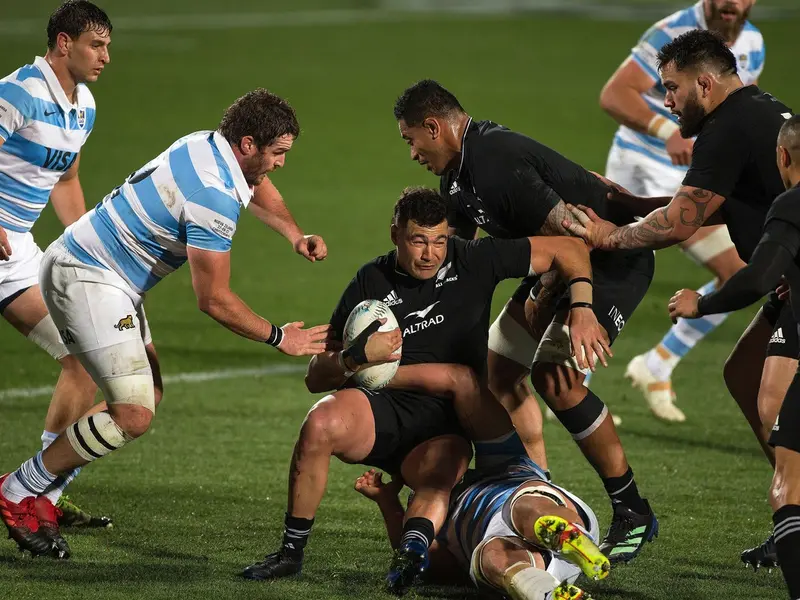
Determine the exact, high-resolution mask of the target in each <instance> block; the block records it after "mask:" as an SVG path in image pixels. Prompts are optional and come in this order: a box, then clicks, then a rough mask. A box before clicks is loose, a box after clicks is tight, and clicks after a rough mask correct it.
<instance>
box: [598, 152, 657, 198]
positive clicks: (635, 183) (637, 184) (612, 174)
mask: <svg viewBox="0 0 800 600" xmlns="http://www.w3.org/2000/svg"><path fill="white" fill-rule="evenodd" d="M640 156H641V155H639V154H638V153H635V152H633V151H631V150H628V149H625V148H620V147H619V146H617V145H616V144H613V145H612V146H611V150H609V152H608V159H607V161H606V172H605V175H606V178H608V179H610V180H611V181H613V182H614V183H618V184H619V185H621V186H622V187H624V188H625V189H627V190H628V191H630V192H631V193H632V194H634V195H635V196H646V195H647V194H646V191H647V188H646V178H647V174H646V169H645V167H644V165H643V164H642V161H641V157H640Z"/></svg>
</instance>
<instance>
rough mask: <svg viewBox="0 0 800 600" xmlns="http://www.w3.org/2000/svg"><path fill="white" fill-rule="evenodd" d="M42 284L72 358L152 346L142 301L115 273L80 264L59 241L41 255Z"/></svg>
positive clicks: (47, 302) (51, 312)
mask: <svg viewBox="0 0 800 600" xmlns="http://www.w3.org/2000/svg"><path fill="white" fill-rule="evenodd" d="M39 285H40V286H41V290H42V296H43V297H44V301H45V304H46V305H47V309H48V310H49V311H50V315H51V316H52V317H53V321H54V322H55V324H56V327H58V331H59V333H60V334H61V338H62V340H63V341H64V343H65V345H66V346H67V349H68V350H69V351H70V353H71V354H78V353H85V352H90V351H92V350H98V349H101V348H107V347H109V346H114V345H116V344H121V343H123V342H128V341H132V340H138V341H139V342H140V343H143V344H144V345H147V344H149V343H151V342H152V338H151V336H150V327H149V325H148V324H147V317H146V316H145V313H144V297H143V296H141V295H139V294H137V293H136V292H135V291H134V290H132V289H131V288H130V286H129V285H128V284H127V283H126V282H125V280H123V279H122V278H121V277H120V276H119V275H117V274H116V273H114V272H113V271H110V270H108V269H103V268H100V267H94V266H91V265H86V264H84V263H82V262H80V261H79V260H78V259H77V258H75V257H74V256H73V255H72V254H71V253H70V252H69V251H68V250H67V248H66V246H64V243H63V242H62V241H61V239H60V238H59V239H58V240H56V241H55V242H53V243H52V244H50V247H48V248H47V251H46V252H45V253H44V256H43V257H42V264H41V269H40V271H39Z"/></svg>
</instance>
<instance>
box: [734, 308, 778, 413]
mask: <svg viewBox="0 0 800 600" xmlns="http://www.w3.org/2000/svg"><path fill="white" fill-rule="evenodd" d="M781 306H782V305H781V303H779V302H778V300H777V297H775V296H774V295H771V296H770V298H769V299H768V300H767V302H766V303H765V304H764V306H763V307H762V308H761V310H759V311H758V313H757V314H756V316H755V317H754V318H753V320H752V321H751V322H750V324H749V325H748V326H747V328H746V329H745V330H744V332H743V333H742V335H741V336H740V337H739V339H738V341H737V342H736V344H735V345H734V347H733V350H732V351H731V353H730V355H729V356H728V358H727V359H726V360H725V366H724V367H723V375H724V378H725V384H726V386H727V387H728V391H729V392H730V393H731V395H732V396H733V397H734V399H735V400H736V402H737V403H738V404H739V405H740V406H741V407H742V408H743V409H745V408H747V407H752V408H755V407H756V405H757V402H758V390H759V387H760V385H761V376H762V373H763V371H764V361H765V360H766V357H767V347H768V344H769V341H770V338H771V337H772V335H773V329H774V327H775V324H776V323H777V322H778V317H779V315H780V312H781Z"/></svg>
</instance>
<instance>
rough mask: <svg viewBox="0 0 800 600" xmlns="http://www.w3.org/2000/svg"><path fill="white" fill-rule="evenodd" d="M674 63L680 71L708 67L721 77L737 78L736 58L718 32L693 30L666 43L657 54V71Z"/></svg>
mask: <svg viewBox="0 0 800 600" xmlns="http://www.w3.org/2000/svg"><path fill="white" fill-rule="evenodd" d="M671 62H674V63H675V68H676V69H677V70H678V71H685V70H686V69H696V68H699V67H705V68H708V69H713V70H714V71H716V72H717V73H719V74H720V75H736V73H737V72H738V71H737V68H736V57H735V56H734V55H733V52H731V50H730V48H728V46H727V44H726V43H725V39H724V38H723V37H722V36H721V35H719V34H718V33H716V32H713V31H708V30H707V29H693V30H692V31H687V32H686V33H683V34H681V35H679V36H678V37H676V38H675V39H674V40H672V41H671V42H669V43H667V44H666V45H665V46H664V47H663V48H661V51H660V52H659V53H658V68H659V70H661V69H663V68H664V67H665V66H666V65H667V64H668V63H671Z"/></svg>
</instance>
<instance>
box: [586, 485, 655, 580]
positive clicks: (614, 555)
mask: <svg viewBox="0 0 800 600" xmlns="http://www.w3.org/2000/svg"><path fill="white" fill-rule="evenodd" d="M644 503H645V504H646V505H647V509H648V510H647V514H644V515H640V514H639V513H637V512H634V511H632V510H631V509H630V508H628V507H627V506H625V505H623V504H621V503H620V502H615V503H614V504H613V507H614V516H613V518H612V519H611V526H610V527H609V528H608V533H606V537H605V538H604V539H603V542H602V543H601V544H600V550H601V551H602V552H603V554H605V555H606V556H607V557H608V559H609V560H610V561H611V564H616V563H627V562H629V561H631V560H633V559H634V558H636V557H637V556H638V555H639V552H641V551H642V547H643V546H644V544H645V542H652V541H653V538H656V537H658V519H656V516H655V514H653V510H652V509H651V508H650V504H649V503H648V502H647V500H645V501H644Z"/></svg>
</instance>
